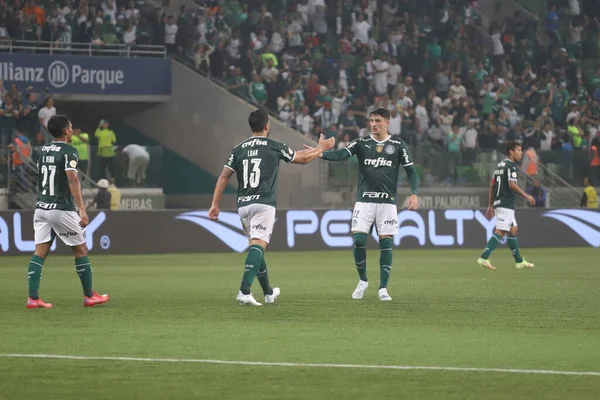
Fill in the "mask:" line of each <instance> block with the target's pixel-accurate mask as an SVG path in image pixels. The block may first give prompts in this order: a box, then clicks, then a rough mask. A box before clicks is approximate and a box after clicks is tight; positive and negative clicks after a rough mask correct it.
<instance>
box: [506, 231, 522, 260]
mask: <svg viewBox="0 0 600 400" xmlns="http://www.w3.org/2000/svg"><path fill="white" fill-rule="evenodd" d="M508 247H509V248H510V251H511V252H512V255H513V257H514V258H515V261H516V262H518V263H520V262H523V257H521V253H520V252H519V241H518V240H517V237H516V236H513V235H508Z"/></svg>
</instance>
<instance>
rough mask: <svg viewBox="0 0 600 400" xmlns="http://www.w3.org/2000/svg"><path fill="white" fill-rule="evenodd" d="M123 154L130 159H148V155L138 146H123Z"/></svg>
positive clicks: (143, 148)
mask: <svg viewBox="0 0 600 400" xmlns="http://www.w3.org/2000/svg"><path fill="white" fill-rule="evenodd" d="M123 153H125V154H127V156H128V157H129V158H130V159H132V158H138V157H145V158H150V154H148V151H147V150H146V148H145V147H143V146H140V145H138V144H130V145H127V146H125V148H124V149H123Z"/></svg>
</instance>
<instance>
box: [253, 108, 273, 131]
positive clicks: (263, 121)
mask: <svg viewBox="0 0 600 400" xmlns="http://www.w3.org/2000/svg"><path fill="white" fill-rule="evenodd" d="M268 123H269V114H267V112H266V111H263V110H256V111H252V112H251V113H250V116H249V117H248V124H249V125H250V129H252V132H262V131H264V130H265V128H266V127H267V124H268Z"/></svg>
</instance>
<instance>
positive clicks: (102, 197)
mask: <svg viewBox="0 0 600 400" xmlns="http://www.w3.org/2000/svg"><path fill="white" fill-rule="evenodd" d="M96 185H97V186H98V191H97V192H96V195H95V196H94V199H93V200H92V201H91V202H90V204H88V206H87V207H86V208H87V209H88V210H89V209H90V208H92V207H94V206H96V210H110V201H111V193H110V192H109V191H108V186H109V185H108V181H107V180H106V179H100V180H99V181H98V182H96Z"/></svg>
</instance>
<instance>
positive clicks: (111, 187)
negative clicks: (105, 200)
mask: <svg viewBox="0 0 600 400" xmlns="http://www.w3.org/2000/svg"><path fill="white" fill-rule="evenodd" d="M107 190H108V192H109V193H110V209H111V210H113V211H114V210H119V209H120V208H121V191H120V190H119V188H117V186H116V185H115V178H110V179H109V180H108V189H107Z"/></svg>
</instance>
